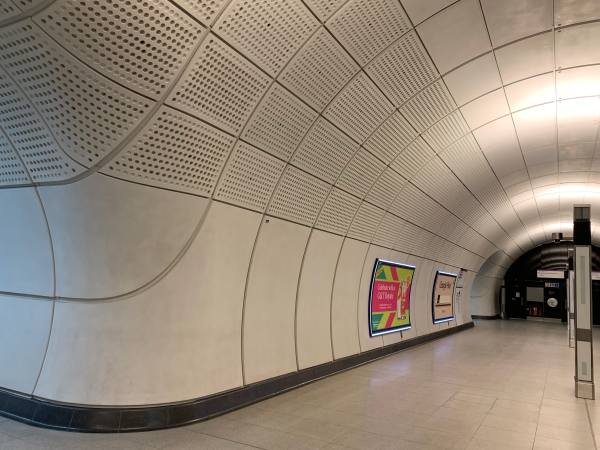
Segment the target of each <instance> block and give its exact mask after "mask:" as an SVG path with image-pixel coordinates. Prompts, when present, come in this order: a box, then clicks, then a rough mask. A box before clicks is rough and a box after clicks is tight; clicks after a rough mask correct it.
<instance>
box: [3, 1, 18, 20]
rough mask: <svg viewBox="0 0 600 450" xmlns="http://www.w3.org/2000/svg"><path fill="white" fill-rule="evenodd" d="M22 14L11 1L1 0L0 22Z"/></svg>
mask: <svg viewBox="0 0 600 450" xmlns="http://www.w3.org/2000/svg"><path fill="white" fill-rule="evenodd" d="M20 12H21V10H19V8H17V7H16V6H15V4H14V3H12V1H11V0H0V20H8V19H10V18H11V17H14V16H16V15H18V14H19V13H20Z"/></svg>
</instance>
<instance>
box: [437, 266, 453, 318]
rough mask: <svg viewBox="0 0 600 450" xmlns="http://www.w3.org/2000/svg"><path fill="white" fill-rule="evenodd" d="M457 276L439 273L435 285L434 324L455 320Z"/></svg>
mask: <svg viewBox="0 0 600 450" xmlns="http://www.w3.org/2000/svg"><path fill="white" fill-rule="evenodd" d="M455 284H456V274H453V273H447V272H442V271H439V270H438V271H437V273H436V275H435V281H434V284H433V297H432V311H433V322H434V323H439V322H445V321H448V320H451V319H453V318H454V285H455Z"/></svg>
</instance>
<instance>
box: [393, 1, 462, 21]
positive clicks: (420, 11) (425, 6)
mask: <svg viewBox="0 0 600 450" xmlns="http://www.w3.org/2000/svg"><path fill="white" fill-rule="evenodd" d="M401 1H402V4H403V5H404V9H405V10H406V12H407V14H408V15H409V17H410V20H412V23H414V24H415V25H417V24H419V23H421V22H423V21H424V20H425V19H427V18H428V17H430V16H432V15H434V14H435V13H437V12H438V11H439V10H441V9H443V8H445V7H446V6H448V5H450V4H451V3H453V2H454V1H455V0H401Z"/></svg>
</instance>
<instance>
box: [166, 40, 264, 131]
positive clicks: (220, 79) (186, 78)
mask: <svg viewBox="0 0 600 450" xmlns="http://www.w3.org/2000/svg"><path fill="white" fill-rule="evenodd" d="M270 82H271V79H270V77H269V76H267V75H266V74H265V73H264V72H262V71H261V70H260V69H259V68H258V67H256V66H255V65H254V64H252V63H251V62H250V61H248V60H247V59H246V58H244V57H243V56H242V55H240V54H239V53H237V52H236V51H235V50H233V49H232V48H231V47H229V46H228V45H227V44H225V43H224V42H222V41H221V40H220V39H219V38H217V37H216V36H214V35H212V34H209V35H208V36H207V37H206V39H205V40H204V42H202V45H201V46H200V49H199V50H198V52H197V53H196V56H195V57H194V59H193V61H192V62H191V64H190V65H189V66H188V68H187V70H186V72H185V73H184V75H183V76H182V78H181V80H180V81H179V82H178V83H177V86H176V87H175V89H174V90H173V92H172V93H171V95H170V97H169V99H168V100H167V103H168V104H170V105H172V106H175V107H177V108H179V109H182V110H184V111H186V112H189V113H190V114H193V115H195V116H197V117H199V118H201V119H204V120H207V121H209V122H211V123H212V124H214V125H216V126H218V127H220V128H223V129H224V130H226V131H229V132H232V133H238V132H239V131H240V130H241V129H242V127H243V126H244V124H245V123H246V121H247V120H248V117H250V114H251V113H252V111H253V110H254V108H255V107H256V105H257V104H258V102H259V101H260V99H261V97H262V96H263V94H264V93H265V91H266V90H267V88H268V87H269V84H270Z"/></svg>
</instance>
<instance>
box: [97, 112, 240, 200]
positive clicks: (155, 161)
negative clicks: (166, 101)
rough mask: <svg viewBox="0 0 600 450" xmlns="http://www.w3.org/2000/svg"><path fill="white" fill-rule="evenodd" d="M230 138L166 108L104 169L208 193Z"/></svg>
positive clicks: (221, 165)
mask: <svg viewBox="0 0 600 450" xmlns="http://www.w3.org/2000/svg"><path fill="white" fill-rule="evenodd" d="M233 142H234V138H233V137H231V136H229V135H227V134H225V133H223V132H222V131H220V130H218V129H216V128H213V127H211V126H210V125H207V124H204V123H202V122H200V121H199V120H198V119H194V118H192V117H190V116H187V115H185V114H183V113H180V112H178V111H175V110H172V109H170V108H167V107H163V108H161V110H160V111H159V112H158V113H157V114H156V116H155V117H154V118H153V119H152V120H151V121H150V122H149V123H148V125H146V127H144V130H142V131H141V132H140V134H139V135H138V136H137V137H136V139H135V140H134V141H132V142H131V143H130V144H129V145H128V146H127V147H126V148H125V149H124V150H123V151H122V152H121V153H120V154H119V157H118V158H115V159H114V160H113V161H111V163H110V164H109V165H108V166H107V169H106V170H104V172H106V173H109V174H111V175H114V176H117V177H119V178H124V179H128V180H132V181H138V182H141V183H147V184H150V185H153V186H160V187H166V188H170V189H177V190H181V191H184V192H191V193H195V194H200V195H210V194H211V193H212V191H213V189H214V186H215V183H216V181H217V178H218V176H219V174H220V173H221V169H222V167H223V164H224V163H225V158H226V157H227V155H228V154H229V152H230V150H231V147H232V146H233Z"/></svg>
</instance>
